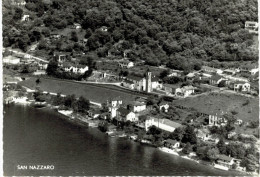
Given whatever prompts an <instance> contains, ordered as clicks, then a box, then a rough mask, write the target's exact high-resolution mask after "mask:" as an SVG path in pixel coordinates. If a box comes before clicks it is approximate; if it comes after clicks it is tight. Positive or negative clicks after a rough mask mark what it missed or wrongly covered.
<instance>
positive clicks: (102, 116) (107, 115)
mask: <svg viewBox="0 0 260 177" xmlns="http://www.w3.org/2000/svg"><path fill="white" fill-rule="evenodd" d="M100 118H101V119H105V120H106V119H109V118H110V113H109V112H104V113H102V114H100Z"/></svg>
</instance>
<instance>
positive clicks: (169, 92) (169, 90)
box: [163, 84, 180, 95]
mask: <svg viewBox="0 0 260 177" xmlns="http://www.w3.org/2000/svg"><path fill="white" fill-rule="evenodd" d="M163 87H164V90H165V92H166V94H167V95H175V93H176V89H178V88H180V87H179V85H172V84H164V85H163Z"/></svg>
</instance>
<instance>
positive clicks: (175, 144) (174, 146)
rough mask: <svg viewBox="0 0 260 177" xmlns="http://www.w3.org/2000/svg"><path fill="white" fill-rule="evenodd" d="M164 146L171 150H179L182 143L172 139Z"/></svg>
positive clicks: (165, 142) (166, 141)
mask: <svg viewBox="0 0 260 177" xmlns="http://www.w3.org/2000/svg"><path fill="white" fill-rule="evenodd" d="M163 145H164V146H165V147H167V148H170V149H177V148H179V147H180V142H178V141H176V140H172V139H167V140H165V141H164V143H163Z"/></svg>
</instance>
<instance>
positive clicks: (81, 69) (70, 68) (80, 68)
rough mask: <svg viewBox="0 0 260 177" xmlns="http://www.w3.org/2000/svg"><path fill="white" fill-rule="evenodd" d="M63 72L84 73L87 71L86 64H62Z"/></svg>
mask: <svg viewBox="0 0 260 177" xmlns="http://www.w3.org/2000/svg"><path fill="white" fill-rule="evenodd" d="M63 68H64V70H65V72H73V73H75V74H84V73H85V72H86V71H88V66H84V65H75V64H68V63H66V64H63Z"/></svg>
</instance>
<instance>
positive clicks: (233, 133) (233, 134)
mask: <svg viewBox="0 0 260 177" xmlns="http://www.w3.org/2000/svg"><path fill="white" fill-rule="evenodd" d="M236 134H237V133H236V132H233V131H231V132H229V133H228V134H227V137H228V139H230V138H232V137H234V136H235V135H236Z"/></svg>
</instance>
